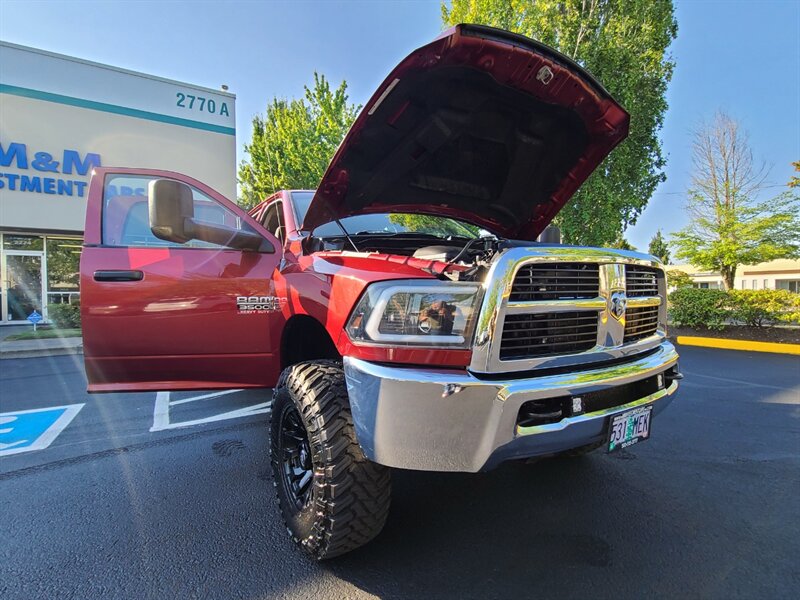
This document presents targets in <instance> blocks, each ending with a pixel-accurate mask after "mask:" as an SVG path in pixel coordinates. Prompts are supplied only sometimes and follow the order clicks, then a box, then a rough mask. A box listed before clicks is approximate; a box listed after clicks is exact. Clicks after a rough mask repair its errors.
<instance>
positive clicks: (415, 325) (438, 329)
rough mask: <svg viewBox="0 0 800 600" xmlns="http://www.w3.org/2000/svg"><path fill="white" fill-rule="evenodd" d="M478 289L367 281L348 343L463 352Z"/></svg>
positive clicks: (461, 285) (472, 325)
mask: <svg viewBox="0 0 800 600" xmlns="http://www.w3.org/2000/svg"><path fill="white" fill-rule="evenodd" d="M479 296H480V285H478V284H464V283H447V282H441V283H438V282H431V281H428V280H423V281H413V280H412V281H385V282H380V283H373V284H372V285H370V286H369V287H368V288H367V291H366V292H365V293H364V296H363V297H362V298H361V300H360V301H359V303H358V305H357V306H356V308H355V310H354V311H353V314H352V316H351V317H350V321H349V322H348V324H347V328H346V329H347V334H348V335H349V336H350V339H351V340H353V341H354V342H365V343H373V344H401V345H408V346H446V347H454V348H468V347H469V346H470V344H471V343H472V333H473V331H474V330H475V320H476V319H477V316H478V314H477V313H478V300H479Z"/></svg>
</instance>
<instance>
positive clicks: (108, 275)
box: [94, 271, 144, 281]
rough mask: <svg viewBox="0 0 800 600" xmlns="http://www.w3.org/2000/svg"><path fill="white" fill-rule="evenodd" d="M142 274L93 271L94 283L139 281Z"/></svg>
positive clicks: (139, 272)
mask: <svg viewBox="0 0 800 600" xmlns="http://www.w3.org/2000/svg"><path fill="white" fill-rule="evenodd" d="M142 279H144V273H142V272H141V271H95V272H94V280H95V281H141V280H142Z"/></svg>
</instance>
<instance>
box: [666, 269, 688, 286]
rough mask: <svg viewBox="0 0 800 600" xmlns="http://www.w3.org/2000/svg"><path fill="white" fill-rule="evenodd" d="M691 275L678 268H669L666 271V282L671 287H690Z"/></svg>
mask: <svg viewBox="0 0 800 600" xmlns="http://www.w3.org/2000/svg"><path fill="white" fill-rule="evenodd" d="M693 283H694V282H693V281H692V278H691V276H690V275H689V274H688V273H687V272H686V271H681V270H680V269H670V270H669V271H667V284H669V287H671V288H673V287H674V288H683V287H692V284H693Z"/></svg>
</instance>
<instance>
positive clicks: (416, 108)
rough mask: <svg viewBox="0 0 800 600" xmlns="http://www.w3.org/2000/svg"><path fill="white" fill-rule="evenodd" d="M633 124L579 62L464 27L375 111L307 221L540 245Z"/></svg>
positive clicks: (383, 95) (409, 60)
mask: <svg viewBox="0 0 800 600" xmlns="http://www.w3.org/2000/svg"><path fill="white" fill-rule="evenodd" d="M629 120H630V119H629V116H628V113H626V112H625V110H624V109H623V108H622V107H620V106H619V104H617V103H616V102H615V101H614V99H613V98H611V97H610V96H609V95H608V92H606V91H605V90H604V89H603V87H602V86H601V85H600V84H599V83H598V82H597V81H595V80H594V79H593V78H592V76H591V75H589V74H588V73H587V72H586V71H584V70H583V69H582V68H581V67H580V66H579V65H577V64H576V63H575V62H574V61H572V60H571V59H569V58H567V57H566V56H563V55H561V54H559V53H558V52H556V51H555V50H552V49H550V48H548V47H547V46H544V45H542V44H540V43H538V42H536V41H534V40H531V39H528V38H526V37H524V36H521V35H517V34H513V33H509V32H507V31H503V30H500V29H494V28H491V27H484V26H478V25H457V26H456V27H454V28H452V29H450V30H448V31H446V32H445V33H443V34H442V35H441V36H440V37H439V38H437V39H436V40H434V41H433V42H432V43H430V44H428V45H426V46H423V47H422V48H419V49H418V50H415V51H414V52H412V53H411V54H410V55H408V57H406V58H405V60H403V61H402V62H401V63H400V64H399V65H398V66H397V67H395V69H394V70H393V71H392V72H391V73H390V74H389V76H388V77H387V78H386V80H385V81H384V82H383V83H382V84H381V85H380V87H379V88H378V90H377V91H376V92H375V94H374V95H373V96H372V98H371V99H370V100H369V102H367V104H366V106H365V107H364V109H363V110H362V111H361V113H360V114H359V116H358V118H357V119H356V120H355V122H354V123H353V126H352V127H351V129H350V131H349V132H348V134H347V136H345V138H344V140H343V141H342V144H341V146H339V149H338V150H337V152H336V155H335V156H334V157H333V160H332V161H331V163H330V165H328V169H327V171H326V172H325V175H324V176H323V178H322V182H321V183H320V185H319V188H318V190H317V192H316V194H315V195H314V198H313V200H312V201H311V205H310V206H309V209H308V212H307V214H306V217H305V219H304V222H303V229H305V230H312V229H314V228H315V227H317V226H319V225H321V224H323V223H326V222H329V221H331V220H333V219H334V218H344V217H348V216H351V215H357V214H364V213H376V212H400V213H418V214H432V215H446V216H451V217H455V218H457V219H461V220H463V221H467V222H470V223H474V224H476V225H479V226H481V227H484V228H486V229H488V230H490V231H493V232H494V233H497V234H498V235H502V236H505V237H509V238H517V239H535V238H536V236H538V235H539V233H541V232H542V231H543V230H544V228H545V227H546V226H547V224H548V223H550V221H551V220H552V219H553V217H554V216H555V215H556V214H557V213H558V211H559V210H561V208H562V207H563V206H564V204H565V203H566V202H567V201H568V200H569V199H570V197H571V196H572V195H573V194H574V193H575V190H577V189H578V187H579V186H580V185H581V183H583V181H584V180H585V179H586V178H587V177H588V176H589V174H590V173H591V172H592V171H593V170H594V169H595V168H596V167H597V166H598V165H599V164H600V163H601V162H602V161H603V159H604V158H605V157H606V156H607V155H608V153H609V152H610V151H611V150H612V149H613V148H614V146H616V145H617V144H618V143H619V142H620V141H622V140H623V139H625V137H626V136H627V134H628V123H629Z"/></svg>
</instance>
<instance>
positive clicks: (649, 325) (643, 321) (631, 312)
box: [625, 306, 659, 342]
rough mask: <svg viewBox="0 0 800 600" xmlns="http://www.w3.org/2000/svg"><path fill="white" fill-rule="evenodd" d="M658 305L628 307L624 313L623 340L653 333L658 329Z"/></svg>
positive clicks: (630, 340)
mask: <svg viewBox="0 0 800 600" xmlns="http://www.w3.org/2000/svg"><path fill="white" fill-rule="evenodd" d="M658 309H659V307H658V306H642V307H640V308H629V309H628V310H627V312H626V314H625V342H633V341H635V340H640V339H642V338H646V337H647V336H650V335H653V334H654V333H655V332H656V331H657V330H658Z"/></svg>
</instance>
